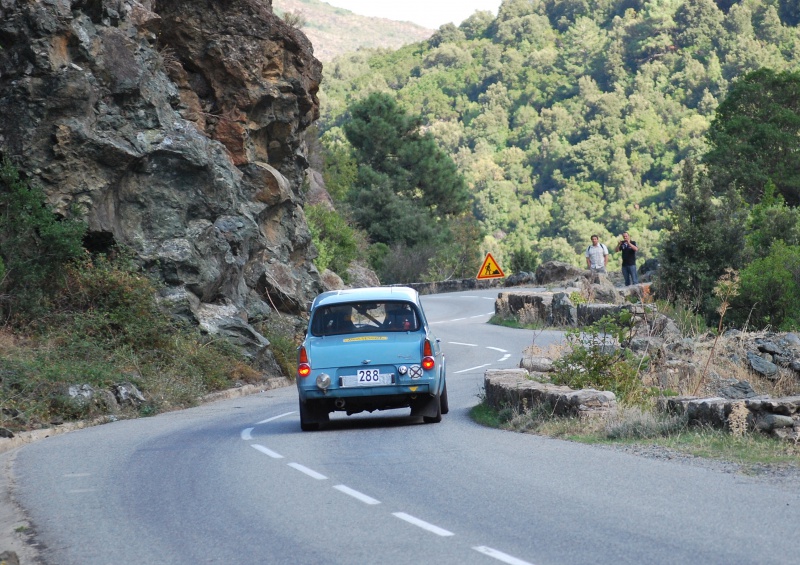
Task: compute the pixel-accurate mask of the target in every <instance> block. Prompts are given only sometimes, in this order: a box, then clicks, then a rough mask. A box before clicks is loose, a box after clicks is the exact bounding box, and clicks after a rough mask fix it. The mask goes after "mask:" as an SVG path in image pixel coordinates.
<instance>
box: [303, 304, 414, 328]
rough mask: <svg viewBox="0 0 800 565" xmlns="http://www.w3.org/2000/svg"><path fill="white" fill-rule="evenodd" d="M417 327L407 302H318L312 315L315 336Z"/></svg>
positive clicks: (411, 305) (410, 306)
mask: <svg viewBox="0 0 800 565" xmlns="http://www.w3.org/2000/svg"><path fill="white" fill-rule="evenodd" d="M419 329H420V319H419V315H418V314H417V311H416V308H415V307H414V305H413V304H411V303H409V302H396V301H395V302H382V301H381V302H376V301H370V302H353V303H347V304H335V305H331V306H320V307H318V308H317V309H316V310H314V312H313V314H312V319H311V334H312V335H314V336H326V335H339V334H346V333H369V332H408V331H411V332H415V331H417V330H419Z"/></svg>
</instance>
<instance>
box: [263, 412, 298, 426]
mask: <svg viewBox="0 0 800 565" xmlns="http://www.w3.org/2000/svg"><path fill="white" fill-rule="evenodd" d="M292 414H294V412H286V413H284V414H281V415H280V416H273V417H272V418H267V419H266V420H261V421H260V422H257V423H258V424H266V423H267V422H271V421H273V420H277V419H278V418H285V417H286V416H291V415H292Z"/></svg>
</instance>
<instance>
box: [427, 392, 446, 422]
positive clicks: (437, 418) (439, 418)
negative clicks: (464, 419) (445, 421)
mask: <svg viewBox="0 0 800 565" xmlns="http://www.w3.org/2000/svg"><path fill="white" fill-rule="evenodd" d="M422 421H423V422H425V423H426V424H438V423H439V422H441V421H442V397H441V395H437V396H436V416H423V417H422Z"/></svg>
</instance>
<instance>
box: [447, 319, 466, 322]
mask: <svg viewBox="0 0 800 565" xmlns="http://www.w3.org/2000/svg"><path fill="white" fill-rule="evenodd" d="M461 320H466V318H453V319H452V320H450V321H451V322H460V321H461Z"/></svg>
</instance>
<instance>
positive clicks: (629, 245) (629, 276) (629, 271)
mask: <svg viewBox="0 0 800 565" xmlns="http://www.w3.org/2000/svg"><path fill="white" fill-rule="evenodd" d="M617 251H620V252H621V253H622V276H624V277H625V286H630V285H632V284H639V277H638V276H637V275H636V252H637V251H639V248H638V247H637V246H636V242H635V241H632V240H631V236H630V235H629V234H628V232H625V233H623V234H622V241H620V242H619V243H618V244H617Z"/></svg>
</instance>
